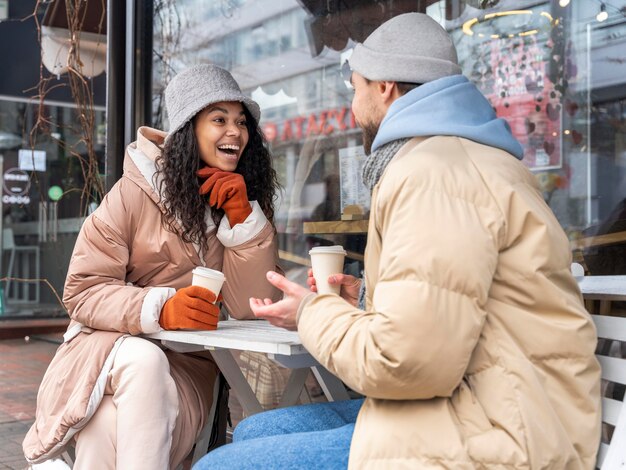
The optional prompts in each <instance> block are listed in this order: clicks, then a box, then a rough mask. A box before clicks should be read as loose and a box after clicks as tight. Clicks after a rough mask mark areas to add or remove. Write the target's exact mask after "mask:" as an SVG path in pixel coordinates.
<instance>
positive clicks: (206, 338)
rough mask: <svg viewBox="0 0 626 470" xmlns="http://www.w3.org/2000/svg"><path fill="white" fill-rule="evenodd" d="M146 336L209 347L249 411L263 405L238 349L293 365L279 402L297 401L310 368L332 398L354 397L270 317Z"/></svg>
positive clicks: (174, 345) (184, 347)
mask: <svg viewBox="0 0 626 470" xmlns="http://www.w3.org/2000/svg"><path fill="white" fill-rule="evenodd" d="M144 337H146V338H151V339H157V340H160V341H161V343H162V344H163V345H164V346H165V347H167V348H169V349H172V350H174V351H178V352H183V353H184V352H193V351H200V350H205V349H206V350H209V351H210V352H211V355H212V356H213V358H214V359H215V362H216V363H217V366H218V367H219V368H220V370H221V371H222V374H224V377H225V378H226V381H227V382H228V384H229V385H230V386H231V388H232V389H233V391H234V392H235V394H236V395H237V399H238V400H239V403H241V406H242V408H243V410H244V412H245V413H246V414H248V415H252V414H254V413H259V412H261V411H263V408H262V407H261V404H260V403H259V400H258V399H257V397H256V395H255V394H254V392H253V391H252V388H251V387H250V384H249V383H248V381H247V380H246V378H245V377H244V375H243V373H242V371H241V369H240V368H239V365H238V364H237V362H236V361H235V358H234V356H233V353H235V352H237V351H251V352H260V353H265V354H267V355H268V356H269V357H270V358H271V359H273V360H274V361H276V362H278V363H279V364H282V365H283V366H285V367H287V368H289V369H292V372H291V375H290V376H289V380H288V381H287V385H286V387H285V390H284V392H283V396H282V398H281V400H280V403H279V406H290V405H293V404H295V403H296V402H297V400H298V397H299V396H300V392H301V391H302V387H303V386H304V381H305V380H306V377H307V375H308V372H309V369H311V371H312V372H313V374H314V375H315V377H316V378H317V380H318V382H319V384H320V386H321V387H322V390H323V391H324V394H325V395H326V398H328V400H329V401H336V400H348V399H349V398H350V397H349V396H348V392H347V391H346V389H345V387H344V386H343V383H342V382H341V381H340V380H339V379H338V378H336V377H335V376H334V375H332V374H331V373H330V372H328V371H327V370H326V369H324V367H322V366H321V365H320V364H319V363H318V362H317V361H316V360H315V359H314V358H313V357H312V356H311V355H310V354H309V353H308V352H307V350H306V349H305V348H304V346H302V342H301V341H300V337H299V336H298V333H297V332H295V331H287V330H285V329H283V328H278V327H275V326H272V325H270V324H269V323H268V322H266V321H262V320H226V321H221V322H219V324H218V328H217V330H215V331H161V332H159V333H153V334H148V335H144Z"/></svg>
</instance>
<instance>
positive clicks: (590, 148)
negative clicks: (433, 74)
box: [0, 0, 626, 293]
mask: <svg viewBox="0 0 626 470" xmlns="http://www.w3.org/2000/svg"><path fill="white" fill-rule="evenodd" d="M94 1H95V0H88V1H87V2H86V3H87V4H89V3H90V2H94ZM124 3H125V4H124ZM100 4H101V2H100ZM605 4H606V9H607V12H608V13H609V18H608V19H607V20H606V21H605V22H603V23H599V22H598V21H597V19H596V14H597V12H598V9H599V2H586V1H582V0H578V1H576V0H574V1H571V2H569V4H568V6H566V7H561V6H559V2H555V1H551V2H549V1H547V0H545V1H541V0H539V1H530V0H529V1H513V0H500V1H493V2H481V1H474V0H472V1H469V0H448V1H436V0H427V1H420V2H414V1H408V0H402V1H391V0H383V1H373V0H343V1H338V0H331V1H327V0H283V1H280V2H275V1H272V0H246V1H244V0H228V1H219V2H206V1H203V0H176V1H173V2H170V1H168V2H138V1H136V0H129V1H128V2H121V3H119V4H117V2H108V3H107V5H108V6H110V7H111V8H117V9H116V10H113V11H107V19H108V21H107V33H108V35H107V40H108V44H109V48H108V51H107V53H108V62H109V69H108V73H107V74H106V76H105V75H104V74H103V75H101V76H99V77H97V78H95V79H94V80H93V84H94V87H95V98H96V110H97V112H96V116H97V125H98V126H100V132H99V134H98V136H96V150H97V151H98V152H99V154H100V155H101V154H102V152H103V151H104V145H103V144H104V141H105V140H106V142H107V147H106V148H107V155H106V161H103V162H102V166H101V171H102V172H103V173H106V177H107V178H108V185H109V186H110V185H111V184H112V183H113V182H114V181H115V180H116V179H117V178H119V176H120V173H121V160H122V158H123V151H122V148H123V145H124V144H125V143H128V142H129V141H131V140H132V139H133V137H134V131H135V128H136V127H137V126H138V125H139V124H148V125H150V124H154V125H156V126H159V127H160V126H165V125H164V124H163V122H162V121H163V118H164V116H163V114H162V100H161V93H162V89H163V86H164V85H165V83H166V82H167V81H168V80H169V79H170V78H171V76H172V75H173V74H174V73H176V72H178V71H180V70H182V69H183V68H184V67H186V66H187V65H191V64H193V63H197V62H214V63H217V64H219V65H222V66H224V67H226V68H227V69H229V70H231V71H232V73H233V74H234V75H235V77H236V78H237V80H238V81H239V82H240V83H241V85H242V88H243V89H244V91H245V92H247V93H249V94H250V95H251V96H253V97H254V98H255V99H256V100H257V101H258V102H259V103H260V104H261V106H262V109H263V120H262V122H261V124H262V126H263V128H264V130H265V133H266V135H267V138H268V140H269V141H270V142H271V146H272V150H273V153H274V156H275V166H276V168H277V170H278V172H279V175H280V180H281V182H282V184H283V186H284V188H285V190H284V192H283V193H282V195H281V198H280V201H279V208H278V212H277V226H278V229H279V232H281V243H282V246H281V250H283V251H287V252H289V253H292V254H295V255H297V256H299V257H300V258H306V250H307V245H308V244H311V243H326V242H332V241H333V240H335V241H336V240H337V239H338V238H333V237H344V236H345V234H344V233H340V234H328V233H318V234H304V233H303V225H302V224H303V222H305V221H310V220H322V219H325V218H330V217H332V218H338V217H339V215H340V212H339V209H340V205H339V202H337V201H336V200H335V199H336V198H337V196H336V194H337V186H338V185H339V189H340V190H341V185H342V175H341V166H340V152H341V151H342V149H351V148H354V147H356V146H357V145H359V143H360V131H359V130H358V128H357V126H356V123H355V122H354V118H353V116H352V114H351V112H350V101H351V98H352V92H351V90H349V88H348V87H347V86H346V84H345V82H344V81H343V78H342V77H341V76H340V73H339V69H340V64H341V62H342V61H343V60H345V58H346V57H347V56H348V55H349V51H348V50H349V48H350V46H351V44H352V42H353V41H360V40H363V38H364V37H366V36H367V35H368V34H369V33H370V32H371V31H372V30H373V29H375V28H376V27H377V26H378V25H379V24H380V23H382V22H383V21H384V20H385V19H387V18H390V17H393V16H395V15H397V14H400V13H402V12H406V11H415V10H420V11H423V12H428V13H429V14H431V15H432V16H434V17H436V18H437V19H438V20H439V21H441V22H442V24H444V25H445V27H446V28H447V29H448V30H449V31H450V33H451V34H452V35H453V38H454V40H455V43H456V45H457V48H458V51H459V58H460V60H461V62H462V65H463V70H464V73H465V74H466V75H467V76H468V77H469V78H470V80H472V81H473V82H474V83H476V84H477V85H478V86H479V88H481V90H483V92H484V93H485V94H486V95H487V96H488V97H489V98H490V99H491V100H492V104H493V105H494V107H496V109H497V111H498V112H499V113H500V114H501V115H503V116H505V117H507V119H509V122H510V124H511V126H512V128H513V130H514V132H515V133H516V134H517V135H518V136H519V137H520V140H521V141H522V143H523V144H524V145H525V146H526V148H527V149H528V153H527V162H526V163H527V164H528V165H529V166H530V167H531V168H533V169H534V171H536V173H537V176H538V178H539V181H540V183H541V185H542V190H543V192H544V195H545V197H546V199H547V200H549V202H550V205H551V207H552V208H553V210H554V211H555V213H556V215H557V217H558V218H559V220H560V222H561V224H562V225H563V226H564V227H565V229H566V230H567V231H568V233H570V235H571V237H572V238H578V237H580V236H582V235H581V234H582V232H583V231H584V233H585V234H586V235H589V236H592V235H593V234H594V233H595V232H596V230H603V229H598V228H597V227H598V226H600V225H601V224H602V222H603V221H604V220H605V219H606V218H607V217H609V215H610V214H611V211H612V210H613V209H614V208H616V207H619V204H620V201H622V200H623V199H624V196H625V195H626V185H625V184H624V181H625V180H626V178H624V176H625V173H626V157H625V155H626V137H625V136H626V131H625V130H624V129H626V124H625V122H626V112H625V109H626V106H625V105H626V87H624V77H626V55H625V53H624V51H626V47H625V46H626V44H624V43H625V41H626V24H625V22H624V15H623V13H622V12H623V9H624V7H626V1H625V0H609V1H608V2H605ZM33 5H34V0H28V1H26V0H24V1H10V2H9V11H8V16H9V18H11V19H15V18H18V17H24V16H27V15H28V14H30V12H31V11H32V7H33ZM482 5H487V8H486V9H480V7H481V6H482ZM620 10H621V11H620ZM512 11H516V12H520V11H521V12H524V13H516V14H511V12H512ZM0 13H1V12H0ZM41 13H43V11H42V12H41ZM0 18H1V16H0ZM19 28H23V29H24V31H22V33H20V34H23V35H26V36H25V37H22V36H19V34H17V30H18V29H19ZM470 32H471V33H472V34H469V33H470ZM7 37H8V38H9V39H5V38H7ZM153 50H154V51H155V52H156V54H153ZM38 53H39V50H38V46H37V44H36V31H35V28H34V24H32V23H27V22H17V21H12V22H0V57H1V58H2V60H3V63H9V64H14V65H13V66H12V67H11V73H10V74H3V75H2V76H0V146H2V145H3V142H5V144H4V145H8V146H9V148H6V147H5V148H4V150H0V152H2V154H3V155H4V159H5V168H9V167H17V166H19V160H18V150H19V149H20V148H23V147H24V146H25V144H27V143H28V135H29V130H30V129H31V128H32V125H33V122H34V120H35V118H36V114H37V111H38V109H37V106H36V105H35V104H34V103H29V101H28V98H29V97H30V96H32V95H34V94H35V92H34V91H27V92H24V90H28V89H29V88H31V87H32V86H33V85H35V83H36V81H37V77H38V66H37V67H35V69H36V70H35V71H36V74H35V76H34V77H29V76H28V74H27V73H26V72H27V70H29V69H32V67H31V66H32V65H33V64H32V63H31V64H30V65H29V64H28V61H31V62H32V61H33V60H34V59H36V58H37V57H38ZM35 62H36V61H35ZM35 65H37V64H36V63H35ZM62 78H63V77H62ZM105 83H107V84H108V92H109V93H108V101H107V102H106V110H107V114H106V126H105V113H104V110H105V99H104V95H105V94H104V86H105ZM20 93H21V95H20V96H17V95H18V94H20ZM69 102H71V98H70V97H69V96H68V95H67V94H66V95H65V96H64V97H61V96H57V97H55V98H54V99H53V100H52V101H50V102H47V103H46V111H47V112H48V113H50V114H51V115H53V116H54V117H55V121H56V122H59V123H61V125H60V126H59V127H58V128H54V129H51V131H52V133H53V134H54V135H56V136H60V137H63V138H68V137H69V139H70V142H71V143H75V142H76V141H77V140H78V137H77V136H76V135H75V133H74V132H73V131H72V129H71V128H69V127H67V126H66V124H70V123H74V122H75V121H76V117H75V116H74V114H73V109H74V108H72V107H71V105H68V103H69ZM151 109H152V111H153V112H152V113H150V110H151ZM105 129H106V136H105V132H104V130H105ZM8 142H12V143H10V144H9V143H8ZM36 149H37V150H45V151H46V171H45V172H34V173H36V174H37V176H38V183H37V184H33V185H31V187H32V189H31V190H30V191H31V193H30V196H29V197H30V198H31V200H32V201H36V202H33V203H31V204H29V205H15V206H14V207H11V208H10V210H9V211H8V212H10V214H5V215H7V216H9V217H7V220H9V219H10V220H11V222H12V223H14V224H17V225H16V227H15V229H16V230H15V233H16V236H17V237H18V242H20V241H23V242H28V243H31V242H33V240H38V237H37V234H38V228H39V226H40V225H41V223H43V222H42V217H41V216H42V215H43V214H42V213H40V211H39V206H38V202H39V200H40V198H41V197H44V199H45V197H46V194H47V190H48V189H49V187H50V186H52V185H57V186H61V187H62V188H64V189H65V188H66V187H70V186H71V187H80V170H79V169H78V168H77V166H76V165H77V162H78V160H76V159H71V158H68V155H67V153H66V152H64V148H63V147H62V146H61V145H59V143H58V142H57V141H56V140H55V139H53V138H48V139H41V140H40V141H38V142H37V145H36ZM105 168H106V172H105ZM31 173H33V172H31ZM353 176H354V175H353ZM345 179H346V178H345V177H344V182H343V183H344V185H345ZM356 179H360V178H359V175H356V177H355V178H351V181H354V180H356ZM66 185H67V186H66ZM339 194H341V191H339ZM76 198H80V195H79V194H78V193H76V195H74V196H72V195H71V194H70V195H68V194H64V195H63V197H62V199H61V200H60V201H59V205H58V211H59V214H60V219H59V220H60V223H59V230H60V233H61V232H62V231H65V235H62V237H61V238H62V243H61V242H50V241H46V242H43V241H41V242H39V243H40V244H41V245H42V247H44V248H45V249H44V250H43V251H42V253H43V255H42V256H43V257H44V263H45V260H46V256H48V257H52V254H53V253H54V250H55V249H57V248H58V247H59V246H61V245H62V251H64V252H67V251H68V250H70V249H71V245H72V243H73V238H72V235H70V234H71V233H74V236H75V232H76V230H77V229H78V228H79V227H80V220H81V219H80V217H79V215H80V214H77V212H76V207H77V205H78V203H77V202H76ZM72 201H73V202H72ZM6 212H7V211H6V208H5V213H6ZM361 226H362V225H361ZM605 228H606V227H605ZM309 235H310V236H309ZM313 235H316V238H315V239H313V238H312V236H313ZM19 237H21V238H22V239H21V240H20V239H19ZM27 237H30V239H29V238H27ZM63 237H65V238H63ZM355 240H358V241H357V242H355ZM343 242H345V243H354V245H355V247H354V248H355V251H358V250H359V249H360V248H358V247H357V245H359V244H360V245H361V246H362V244H363V237H360V238H359V237H355V236H353V235H349V236H348V237H347V238H343V239H342V243H343ZM61 270H62V268H61ZM58 277H59V278H62V277H64V274H59V275H58ZM42 293H43V291H42Z"/></svg>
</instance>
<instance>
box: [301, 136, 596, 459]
mask: <svg viewBox="0 0 626 470" xmlns="http://www.w3.org/2000/svg"><path fill="white" fill-rule="evenodd" d="M570 262H571V255H570V252H569V243H568V240H567V237H566V236H565V234H564V233H563V230H562V229H561V227H560V226H559V223H558V222H557V220H556V219H555V217H554V215H553V214H552V212H551V210H550V209H549V207H548V206H547V205H546V204H545V203H544V201H543V198H542V195H541V192H540V191H539V189H538V187H537V184H536V182H535V178H534V177H533V175H532V174H531V173H530V172H529V171H528V170H527V169H526V168H525V167H524V166H523V164H522V163H520V162H519V161H518V160H516V159H515V158H513V157H512V156H510V155H508V154H506V153H504V152H503V151H501V150H498V149H494V148H490V147H487V146H484V145H481V144H477V143H475V142H472V141H469V140H466V139H462V138H457V137H432V138H415V139H412V140H411V141H409V142H408V143H407V144H406V145H405V146H403V147H402V149H400V151H399V152H398V154H397V155H396V156H395V157H394V159H393V160H392V161H391V163H390V164H389V165H388V167H387V168H386V170H385V173H384V174H383V176H382V178H381V180H380V181H379V183H378V185H377V186H376V187H375V189H374V192H373V195H372V211H371V217H370V223H369V232H368V242H367V250H366V257H365V268H366V280H367V310H366V311H365V312H363V311H360V310H357V309H355V308H353V307H351V306H350V305H349V304H348V303H346V302H345V301H343V300H342V299H340V298H339V297H337V296H331V295H319V296H311V298H312V300H310V301H309V303H308V304H306V306H304V308H303V309H302V311H301V313H300V316H299V324H298V331H299V334H300V336H301V338H302V341H303V343H304V345H305V346H306V348H307V349H308V350H309V351H310V352H311V353H312V354H313V355H314V356H315V357H316V358H317V359H318V360H319V361H320V362H321V363H322V364H323V365H324V366H325V367H326V368H328V369H329V370H330V371H332V372H333V373H335V374H336V375H337V376H338V377H340V378H341V379H342V380H344V381H345V382H346V383H347V384H348V385H349V386H350V387H352V388H353V389H355V390H357V391H359V392H361V393H363V394H364V395H366V396H367V397H368V398H367V399H366V401H365V403H364V405H363V408H362V409H361V412H360V414H359V417H358V420H357V424H356V428H355V432H354V436H353V440H352V447H351V450H350V461H349V467H350V468H351V469H354V470H357V469H358V470H363V469H376V470H380V469H386V468H389V469H394V470H396V469H402V468H405V469H412V470H415V469H435V468H437V469H440V468H447V469H454V470H458V469H474V468H482V469H551V470H554V469H591V468H593V466H594V462H595V457H596V450H597V448H598V443H599V437H600V432H599V430H600V368H599V365H598V362H597V361H596V358H595V356H594V350H595V346H596V341H597V340H596V332H595V328H594V325H593V323H592V321H591V319H590V317H589V315H588V313H587V312H586V311H585V309H584V307H583V303H582V298H581V295H580V291H579V289H578V287H577V284H576V281H575V280H574V278H573V277H572V275H571V274H570Z"/></svg>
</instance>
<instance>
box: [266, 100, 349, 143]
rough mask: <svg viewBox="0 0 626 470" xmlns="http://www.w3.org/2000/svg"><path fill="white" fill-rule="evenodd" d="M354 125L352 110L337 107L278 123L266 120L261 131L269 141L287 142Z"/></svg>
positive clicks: (341, 129) (329, 132) (343, 129)
mask: <svg viewBox="0 0 626 470" xmlns="http://www.w3.org/2000/svg"><path fill="white" fill-rule="evenodd" d="M356 127H357V126H356V121H355V119H354V114H352V110H351V109H350V108H339V109H327V110H324V111H320V112H317V113H311V114H309V115H308V116H307V117H305V116H298V117H295V118H291V119H287V120H285V121H284V122H282V123H279V124H276V123H274V122H268V123H265V124H264V125H263V133H264V134H265V137H266V138H267V140H268V141H269V142H275V141H279V142H287V141H291V140H301V139H305V138H307V137H312V136H318V135H330V134H332V133H334V132H341V131H345V130H348V129H354V128H356Z"/></svg>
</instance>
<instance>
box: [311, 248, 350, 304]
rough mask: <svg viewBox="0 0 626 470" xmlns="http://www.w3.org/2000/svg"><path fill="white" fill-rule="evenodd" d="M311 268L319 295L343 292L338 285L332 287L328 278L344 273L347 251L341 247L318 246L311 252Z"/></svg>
mask: <svg viewBox="0 0 626 470" xmlns="http://www.w3.org/2000/svg"><path fill="white" fill-rule="evenodd" d="M309 256H311V268H312V269H313V277H314V278H315V285H316V286H317V292H318V293H319V294H337V295H339V291H340V290H341V286H340V285H338V284H334V285H330V284H329V283H328V278H329V277H330V276H332V275H333V274H339V273H342V272H343V260H344V258H345V257H346V250H344V249H343V247H342V246H341V245H334V246H316V247H315V248H312V249H311V250H310V251H309Z"/></svg>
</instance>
